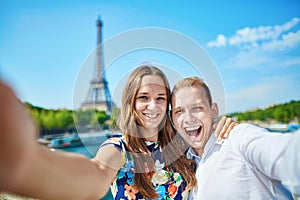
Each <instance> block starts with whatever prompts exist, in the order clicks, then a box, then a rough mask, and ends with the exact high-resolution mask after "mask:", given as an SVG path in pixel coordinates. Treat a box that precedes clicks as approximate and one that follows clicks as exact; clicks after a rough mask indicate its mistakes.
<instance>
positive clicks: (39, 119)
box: [24, 102, 116, 130]
mask: <svg viewBox="0 0 300 200" xmlns="http://www.w3.org/2000/svg"><path fill="white" fill-rule="evenodd" d="M24 104H25V106H26V107H27V108H28V110H29V112H30V114H31V115H32V117H33V119H34V120H35V121H36V123H37V124H38V126H39V127H40V128H41V129H46V130H53V129H68V128H75V125H76V126H81V127H96V126H101V127H102V128H108V127H109V124H111V123H115V122H114V121H115V119H116V116H113V117H112V119H111V117H110V116H109V115H107V114H106V113H105V112H104V111H98V110H92V109H90V110H76V111H72V110H68V109H58V110H54V109H45V108H41V107H38V106H33V105H32V104H30V103H28V102H25V103H24ZM115 112H116V111H115ZM109 121H112V122H109ZM75 122H76V124H75Z"/></svg>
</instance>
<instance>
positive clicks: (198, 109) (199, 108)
mask: <svg viewBox="0 0 300 200" xmlns="http://www.w3.org/2000/svg"><path fill="white" fill-rule="evenodd" d="M193 110H194V111H200V110H202V107H201V106H196V107H194V108H193Z"/></svg>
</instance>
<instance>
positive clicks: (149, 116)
mask: <svg viewBox="0 0 300 200" xmlns="http://www.w3.org/2000/svg"><path fill="white" fill-rule="evenodd" d="M145 116H146V117H148V118H150V119H155V118H156V117H158V114H156V115H149V114H145Z"/></svg>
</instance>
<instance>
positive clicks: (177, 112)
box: [174, 110, 182, 114]
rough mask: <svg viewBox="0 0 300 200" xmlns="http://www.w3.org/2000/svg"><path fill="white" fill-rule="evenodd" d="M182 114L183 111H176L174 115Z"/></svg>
mask: <svg viewBox="0 0 300 200" xmlns="http://www.w3.org/2000/svg"><path fill="white" fill-rule="evenodd" d="M180 113H182V110H175V111H174V114H180Z"/></svg>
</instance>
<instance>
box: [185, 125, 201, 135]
mask: <svg viewBox="0 0 300 200" xmlns="http://www.w3.org/2000/svg"><path fill="white" fill-rule="evenodd" d="M184 129H185V132H186V133H187V134H188V135H189V136H190V137H193V138H195V137H197V136H198V135H199V134H200V132H201V129H202V126H194V127H186V128H184Z"/></svg>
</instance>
